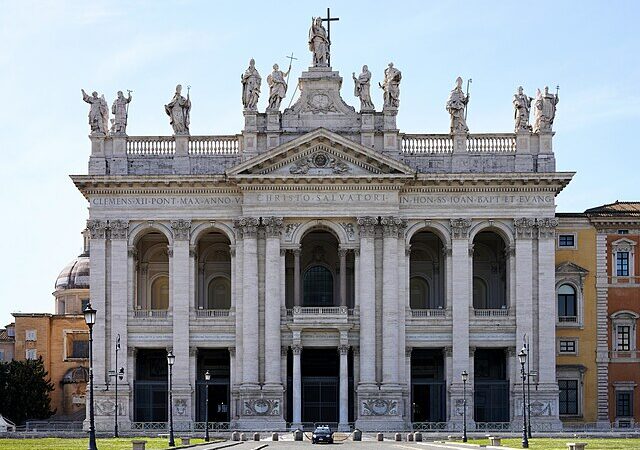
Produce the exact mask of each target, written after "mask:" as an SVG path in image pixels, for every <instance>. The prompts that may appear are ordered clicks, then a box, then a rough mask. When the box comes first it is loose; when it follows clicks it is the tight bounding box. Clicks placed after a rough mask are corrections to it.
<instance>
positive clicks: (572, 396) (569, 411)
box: [558, 380, 578, 416]
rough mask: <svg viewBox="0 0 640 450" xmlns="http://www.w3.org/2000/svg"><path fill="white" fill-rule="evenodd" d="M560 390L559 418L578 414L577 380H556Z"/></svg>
mask: <svg viewBox="0 0 640 450" xmlns="http://www.w3.org/2000/svg"><path fill="white" fill-rule="evenodd" d="M558 387H559V388H560V396H559V406H560V415H561V416H569V415H570V416H575V415H577V414H578V380H558Z"/></svg>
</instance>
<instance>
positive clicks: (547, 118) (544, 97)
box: [533, 86, 560, 133]
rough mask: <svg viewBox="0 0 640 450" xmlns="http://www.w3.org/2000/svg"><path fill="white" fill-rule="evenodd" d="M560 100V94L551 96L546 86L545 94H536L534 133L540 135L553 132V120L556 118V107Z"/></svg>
mask: <svg viewBox="0 0 640 450" xmlns="http://www.w3.org/2000/svg"><path fill="white" fill-rule="evenodd" d="M559 101H560V99H559V98H558V94H550V93H549V86H545V88H544V93H542V92H540V89H538V92H537V93H536V102H535V107H536V115H535V121H534V125H533V131H534V132H535V133H539V132H540V131H552V129H553V120H554V119H555V118H556V105H557V104H558V102H559Z"/></svg>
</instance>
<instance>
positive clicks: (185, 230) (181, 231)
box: [171, 219, 191, 241]
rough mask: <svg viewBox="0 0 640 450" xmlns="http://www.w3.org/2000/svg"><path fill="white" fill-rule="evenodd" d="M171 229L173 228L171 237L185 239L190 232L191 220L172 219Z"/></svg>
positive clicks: (177, 239)
mask: <svg viewBox="0 0 640 450" xmlns="http://www.w3.org/2000/svg"><path fill="white" fill-rule="evenodd" d="M171 229H172V230H173V239H175V240H176V241H186V240H188V239H189V235H190V233H191V221H190V220H186V219H178V220H172V221H171Z"/></svg>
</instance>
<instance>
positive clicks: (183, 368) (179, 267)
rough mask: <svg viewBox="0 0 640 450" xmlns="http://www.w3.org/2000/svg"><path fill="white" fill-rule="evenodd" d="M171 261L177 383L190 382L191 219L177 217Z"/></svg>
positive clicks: (173, 228) (175, 379) (175, 377)
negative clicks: (178, 218)
mask: <svg viewBox="0 0 640 450" xmlns="http://www.w3.org/2000/svg"><path fill="white" fill-rule="evenodd" d="M171 229H172V231H173V245H172V249H173V256H172V257H171V258H172V261H171V268H172V270H171V273H170V276H171V282H170V286H171V294H172V295H171V309H172V311H173V354H174V355H175V356H176V363H175V365H174V367H173V379H174V382H175V383H176V385H179V384H183V385H185V384H189V284H190V277H189V236H190V233H191V221H190V220H183V219H180V220H174V221H172V222H171Z"/></svg>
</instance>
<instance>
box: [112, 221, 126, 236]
mask: <svg viewBox="0 0 640 450" xmlns="http://www.w3.org/2000/svg"><path fill="white" fill-rule="evenodd" d="M109 230H110V232H111V233H110V236H111V239H126V238H127V236H128V234H129V221H128V220H119V219H117V220H110V221H109Z"/></svg>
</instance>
